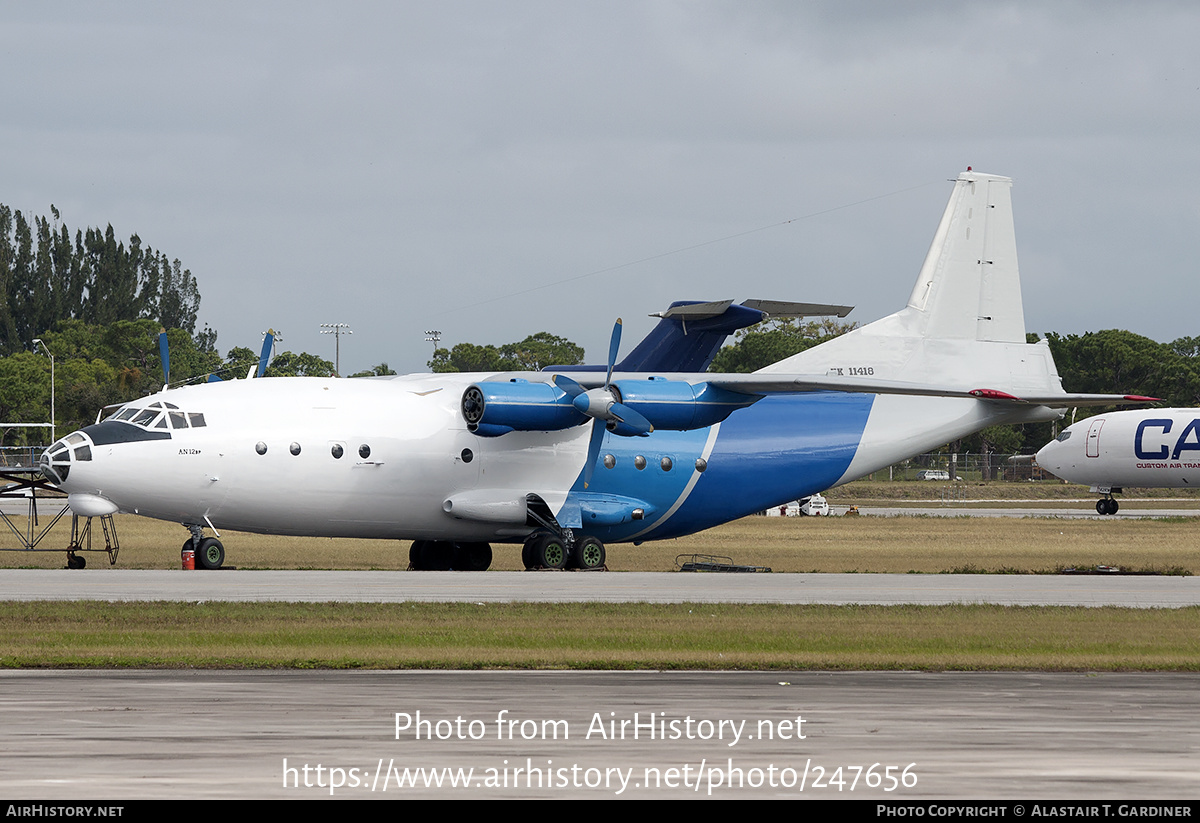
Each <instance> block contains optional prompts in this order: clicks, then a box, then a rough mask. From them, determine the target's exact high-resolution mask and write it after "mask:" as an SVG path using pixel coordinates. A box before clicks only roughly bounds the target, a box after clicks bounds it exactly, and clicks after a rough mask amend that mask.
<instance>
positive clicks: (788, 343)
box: [708, 317, 858, 374]
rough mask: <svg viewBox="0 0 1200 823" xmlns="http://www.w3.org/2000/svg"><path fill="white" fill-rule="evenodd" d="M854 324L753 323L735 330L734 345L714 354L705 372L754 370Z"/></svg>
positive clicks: (833, 320)
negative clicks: (745, 327)
mask: <svg viewBox="0 0 1200 823" xmlns="http://www.w3.org/2000/svg"><path fill="white" fill-rule="evenodd" d="M857 325H858V324H857V323H852V322H841V321H839V320H837V319H836V318H832V317H824V318H821V319H820V320H809V321H806V322H801V321H799V320H783V319H781V320H767V321H765V322H763V323H756V324H755V325H753V326H750V327H749V328H747V329H741V330H739V331H738V332H737V334H736V335H735V336H734V342H733V343H732V344H730V345H727V346H725V347H724V348H723V349H721V350H720V351H719V352H717V356H716V357H715V358H713V362H712V365H711V366H710V367H709V369H708V370H709V371H710V372H718V373H726V374H730V373H733V374H738V373H741V374H745V373H748V372H754V371H758V370H759V369H761V368H763V367H765V366H769V365H771V364H772V363H778V362H779V361H780V360H783V359H784V358H787V357H791V356H792V355H793V354H799V353H800V352H802V351H805V350H806V349H810V348H812V347H813V346H816V345H818V344H820V343H824V342H825V341H826V340H832V339H833V338H835V337H838V336H840V335H843V334H845V333H846V332H848V331H850V330H851V329H854V328H856V327H857Z"/></svg>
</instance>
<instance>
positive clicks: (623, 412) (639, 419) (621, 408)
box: [608, 403, 654, 437]
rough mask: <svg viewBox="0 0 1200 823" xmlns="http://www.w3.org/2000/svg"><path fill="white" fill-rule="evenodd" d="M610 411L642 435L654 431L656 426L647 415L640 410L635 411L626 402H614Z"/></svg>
mask: <svg viewBox="0 0 1200 823" xmlns="http://www.w3.org/2000/svg"><path fill="white" fill-rule="evenodd" d="M608 413H609V414H611V415H612V416H613V417H615V418H616V419H617V420H619V421H620V422H621V423H623V424H625V426H627V427H629V428H631V429H636V430H637V433H638V436H640V437H645V436H646V435H648V434H650V432H652V431H654V426H653V425H652V424H651V423H650V421H649V420H647V419H646V417H645V415H643V414H642V413H641V412H639V411H634V410H633V409H631V408H629V407H628V406H626V405H625V404H624V403H613V404H612V405H611V406H610V407H609V409H608Z"/></svg>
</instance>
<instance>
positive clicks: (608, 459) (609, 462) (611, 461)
mask: <svg viewBox="0 0 1200 823" xmlns="http://www.w3.org/2000/svg"><path fill="white" fill-rule="evenodd" d="M615 465H617V458H616V457H614V456H613V455H611V454H606V455H604V468H606V469H611V468H612V467H613V466H615Z"/></svg>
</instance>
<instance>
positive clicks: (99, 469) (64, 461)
mask: <svg viewBox="0 0 1200 823" xmlns="http://www.w3.org/2000/svg"><path fill="white" fill-rule="evenodd" d="M953 182H954V189H953V193H952V194H951V197H950V202H949V204H948V205H947V207H946V211H945V213H944V215H943V216H942V220H941V223H940V225H939V226H938V229H937V232H936V234H935V235H934V239H933V243H932V245H931V247H930V249H929V253H928V255H927V257H926V259H925V262H924V265H923V266H922V267H921V270H920V274H919V275H918V277H917V282H916V284H915V286H914V288H913V290H912V295H911V296H910V298H909V300H908V305H907V306H906V307H905V308H903V309H901V310H900V311H898V312H896V313H895V314H892V315H890V316H888V317H885V318H883V319H881V320H878V321H876V322H874V323H871V324H869V325H867V326H864V327H862V328H859V329H856V330H854V331H852V332H849V333H848V334H845V335H843V336H841V337H838V338H836V339H834V340H831V341H829V342H827V343H824V344H822V345H820V346H817V347H814V348H811V349H809V350H807V351H804V352H801V353H800V354H797V355H794V356H792V357H788V358H787V359H785V360H782V361H780V362H778V363H775V364H773V365H771V366H768V367H766V368H764V369H762V370H760V371H758V372H755V373H753V374H707V373H703V372H702V369H703V368H704V367H707V363H708V362H710V361H711V352H709V353H708V354H703V355H702V356H701V355H697V354H696V353H695V352H693V351H689V352H687V353H685V352H684V351H683V349H684V348H685V347H686V346H687V345H688V344H689V341H690V340H694V339H699V338H692V336H691V335H690V334H689V330H690V331H697V323H698V322H699V323H700V325H702V324H703V322H704V321H703V320H699V321H698V320H697V318H696V317H695V316H692V317H691V318H690V319H689V316H688V314H687V310H684V309H681V310H680V312H682V316H663V320H662V321H660V325H661V323H669V324H679V326H680V329H679V330H678V331H680V332H681V333H679V334H676V335H675V336H674V337H673V338H672V339H673V340H674V341H675V342H674V344H672V345H674V346H676V348H675V350H674V351H673V353H671V352H668V354H667V355H664V356H659V357H654V356H650V357H644V358H642V359H641V360H640V361H639V362H641V363H643V364H646V363H649V364H651V365H653V366H654V368H648V369H646V371H641V372H634V373H622V372H621V371H620V370H614V363H615V360H616V353H617V348H618V345H619V338H620V334H619V332H620V321H618V324H617V326H616V328H615V329H614V334H613V341H612V345H611V347H610V351H609V356H608V364H607V367H606V368H605V370H604V372H603V373H600V372H587V371H581V370H571V372H570V373H571V374H572V375H574V377H573V378H572V377H568V376H567V375H566V373H565V372H566V370H560V373H558V374H550V373H545V372H534V373H521V374H413V375H405V376H398V377H379V378H360V379H353V380H346V379H336V378H272V379H267V380H238V381H229V382H224V383H210V384H207V385H198V386H187V387H181V388H175V389H170V390H164V391H162V392H160V393H159V394H156V395H153V396H150V397H147V398H144V399H141V400H136V401H133V402H130V403H128V404H126V405H125V406H123V407H122V408H121V409H119V410H118V411H117V412H116V413H115V414H113V415H112V416H110V417H109V418H107V419H105V420H104V421H102V422H100V423H97V424H95V425H92V426H86V427H84V428H83V429H81V430H80V431H77V432H74V433H73V434H70V435H68V436H67V437H65V438H63V439H62V440H60V441H58V442H57V443H55V444H54V445H53V446H51V447H50V448H49V449H48V450H47V451H46V453H45V454H44V455H43V456H42V458H41V464H40V465H41V468H42V470H43V471H44V473H45V475H46V477H47V478H49V479H50V480H51V481H52V482H54V483H55V484H57V485H58V486H59V488H61V489H62V490H63V491H65V492H67V493H68V495H69V497H68V501H69V504H70V506H71V509H72V510H73V511H74V512H75V514H76V515H79V516H87V517H92V516H106V515H110V514H112V513H114V512H117V511H123V512H130V513H133V514H140V515H143V516H147V517H153V518H158V519H160V520H171V521H175V522H179V523H182V524H184V525H185V526H186V527H187V528H188V529H189V530H190V531H191V533H192V538H191V540H190V543H188V544H185V548H186V547H187V546H188V545H191V546H194V547H196V548H197V549H198V550H199V551H197V557H198V564H197V565H199V566H203V567H207V568H216V567H219V566H220V565H221V563H222V562H223V560H224V555H225V551H224V547H223V546H222V545H221V543H220V541H219V540H217V539H216V538H212V537H204V535H203V530H204V528H205V527H209V528H211V529H213V531H214V532H215V531H216V530H217V528H218V527H220V528H224V529H238V530H243V531H251V532H261V533H271V534H289V535H319V536H330V537H334V536H341V537H368V538H394V539H408V540H413V541H415V542H414V543H413V545H412V547H411V549H410V552H409V555H410V559H411V565H412V566H413V567H414V568H417V569H429V568H450V567H453V568H456V569H486V568H487V567H488V566H489V565H490V563H491V557H492V550H491V546H490V543H493V542H501V543H520V544H522V545H523V559H524V561H525V565H526V567H527V568H534V567H550V568H561V567H563V566H568V565H569V566H574V567H579V568H584V569H591V568H597V567H601V566H603V565H604V562H605V545H604V544H605V543H612V542H633V543H635V544H638V543H641V542H643V541H646V540H658V539H664V538H671V537H678V536H681V535H685V534H690V533H692V532H697V531H700V530H702V529H707V528H709V527H711V526H716V525H718V524H720V523H725V522H727V521H730V520H734V519H736V518H740V517H743V516H745V515H747V514H751V513H753V512H758V511H762V510H764V509H767V508H769V507H772V506H779V505H782V504H784V503H787V502H788V501H790V500H795V499H798V498H802V497H807V496H809V495H812V494H815V493H817V492H821V491H824V490H825V489H828V488H831V487H833V486H837V485H839V484H841V483H845V482H848V481H850V480H853V479H855V478H857V477H860V476H862V475H864V474H867V473H869V472H872V471H875V470H877V469H880V468H883V467H886V466H889V465H891V464H893V463H895V462H897V461H899V460H903V459H905V458H907V457H910V456H912V455H914V454H919V453H921V452H924V451H927V450H928V449H931V448H934V447H936V446H939V445H941V444H943V443H946V442H948V441H951V440H955V439H957V438H960V437H964V436H966V435H968V434H970V433H972V432H975V431H978V430H979V429H982V428H985V427H987V426H993V425H996V424H1000V423H1025V422H1036V421H1044V420H1051V419H1055V418H1058V417H1060V416H1061V415H1062V411H1061V409H1062V408H1064V407H1067V406H1080V405H1088V404H1104V405H1112V404H1114V403H1119V402H1127V401H1137V400H1138V399H1139V398H1131V397H1126V396H1123V395H1068V394H1066V393H1064V392H1063V390H1062V385H1061V382H1060V380H1059V377H1058V373H1057V371H1056V369H1055V366H1054V361H1053V359H1052V357H1051V355H1050V349H1049V347H1048V346H1047V344H1046V343H1045V341H1041V342H1038V343H1034V344H1029V343H1026V342H1025V321H1024V314H1023V311H1022V306H1021V287H1020V281H1019V277H1018V272H1017V255H1016V240H1015V234H1014V231H1013V222H1012V207H1011V201H1010V189H1011V185H1012V181H1011V180H1009V179H1008V178H1005V177H996V176H994V175H989V174H980V173H977V172H972V171H970V170H969V169H968V171H967V172H966V173H964V174H961V175H959V177H958V178H957V179H956V180H955V181H953ZM863 236H864V239H869V238H870V236H871V227H870V226H869V225H866V226H864V227H863ZM705 305H708V304H705ZM734 308H737V307H734ZM677 314H678V312H677ZM710 314H711V312H710ZM667 315H671V312H668V313H667ZM711 322H719V321H716V320H713V321H711ZM685 324H690V325H685ZM651 336H652V337H653V336H654V333H652V335H651ZM648 339H649V338H648ZM721 339H723V338H721ZM663 340H665V338H662V339H660V341H659V342H662V341H663ZM709 343H711V340H708V341H707V342H706V343H705V346H706V347H708V348H711V346H709V345H708V344H709ZM646 347H647V344H646V343H645V342H644V343H643V346H639V347H638V349H637V350H635V353H636V352H637V351H641V350H642V349H644V348H646ZM668 348H669V346H668ZM713 351H715V349H713ZM685 355H686V356H685ZM627 362H628V361H626V362H623V363H622V368H626V367H627V366H626V363H627ZM679 363H692V364H696V365H700V368H699V369H697V372H699V373H686V372H680V371H675V370H672V369H671V365H672V364H676V365H678V364H679ZM614 372H615V373H614Z"/></svg>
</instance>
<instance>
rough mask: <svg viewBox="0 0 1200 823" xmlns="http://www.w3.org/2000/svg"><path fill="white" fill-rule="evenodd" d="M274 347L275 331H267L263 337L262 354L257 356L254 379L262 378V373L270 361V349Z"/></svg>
mask: <svg viewBox="0 0 1200 823" xmlns="http://www.w3.org/2000/svg"><path fill="white" fill-rule="evenodd" d="M274 345H275V330H274V329H267V334H266V336H265V337H263V346H262V354H260V355H259V356H258V369H257V370H256V371H255V372H254V376H255V377H262V376H263V372H265V371H266V370H267V363H268V362H269V361H270V359H271V347H272V346H274Z"/></svg>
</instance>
